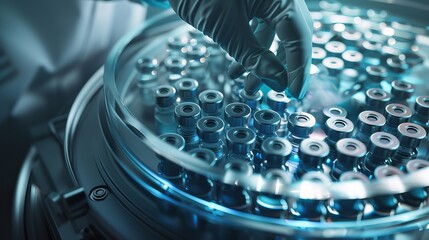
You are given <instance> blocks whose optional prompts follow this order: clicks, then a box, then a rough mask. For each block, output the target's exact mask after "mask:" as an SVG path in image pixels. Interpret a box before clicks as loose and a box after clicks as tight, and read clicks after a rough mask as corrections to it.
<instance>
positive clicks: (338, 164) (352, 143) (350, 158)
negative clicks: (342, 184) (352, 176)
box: [330, 138, 367, 180]
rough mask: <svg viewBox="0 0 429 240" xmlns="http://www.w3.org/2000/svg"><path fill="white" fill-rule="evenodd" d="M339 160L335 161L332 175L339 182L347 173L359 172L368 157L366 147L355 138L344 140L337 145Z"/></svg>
mask: <svg viewBox="0 0 429 240" xmlns="http://www.w3.org/2000/svg"><path fill="white" fill-rule="evenodd" d="M336 151H337V158H336V159H335V160H334V163H333V165H332V170H331V172H330V175H331V177H332V179H333V180H338V179H339V178H340V177H341V176H342V174H344V173H345V172H357V171H358V168H357V167H358V165H359V164H360V163H361V162H362V160H363V159H364V157H365V155H366V151H367V149H366V146H365V144H363V143H362V142H361V141H359V140H357V139H354V138H343V139H341V140H339V141H338V142H337V143H336Z"/></svg>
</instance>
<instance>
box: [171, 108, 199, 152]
mask: <svg viewBox="0 0 429 240" xmlns="http://www.w3.org/2000/svg"><path fill="white" fill-rule="evenodd" d="M174 113H175V117H176V121H177V133H178V134H180V135H181V136H182V137H183V138H184V139H185V151H189V150H191V149H194V148H197V147H198V145H199V143H200V139H199V137H198V134H197V122H198V120H199V119H200V117H201V108H200V106H198V104H196V103H180V104H179V105H177V106H176V108H175V109H174Z"/></svg>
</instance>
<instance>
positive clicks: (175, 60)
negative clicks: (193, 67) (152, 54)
mask: <svg viewBox="0 0 429 240" xmlns="http://www.w3.org/2000/svg"><path fill="white" fill-rule="evenodd" d="M186 64H187V61H186V59H185V58H184V57H181V56H176V55H174V56H168V57H166V58H165V59H164V65H165V68H166V69H167V71H169V72H171V73H175V74H182V72H183V71H184V70H185V68H186Z"/></svg>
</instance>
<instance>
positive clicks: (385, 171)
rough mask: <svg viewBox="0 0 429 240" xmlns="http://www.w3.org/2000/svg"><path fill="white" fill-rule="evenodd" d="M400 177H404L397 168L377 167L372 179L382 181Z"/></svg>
mask: <svg viewBox="0 0 429 240" xmlns="http://www.w3.org/2000/svg"><path fill="white" fill-rule="evenodd" d="M402 175H404V173H403V172H402V171H401V170H399V168H397V167H393V166H388V165H383V166H378V167H377V168H376V169H375V170H374V177H375V178H376V179H383V178H387V177H391V176H402Z"/></svg>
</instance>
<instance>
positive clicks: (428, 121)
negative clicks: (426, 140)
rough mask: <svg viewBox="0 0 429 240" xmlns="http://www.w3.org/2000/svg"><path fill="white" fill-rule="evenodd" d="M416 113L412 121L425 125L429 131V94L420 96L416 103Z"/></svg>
mask: <svg viewBox="0 0 429 240" xmlns="http://www.w3.org/2000/svg"><path fill="white" fill-rule="evenodd" d="M414 111H415V113H414V115H413V117H412V120H411V121H412V122H414V123H417V124H419V125H420V126H422V127H424V128H425V129H426V131H429V96H419V97H417V98H416V103H415V104H414Z"/></svg>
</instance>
